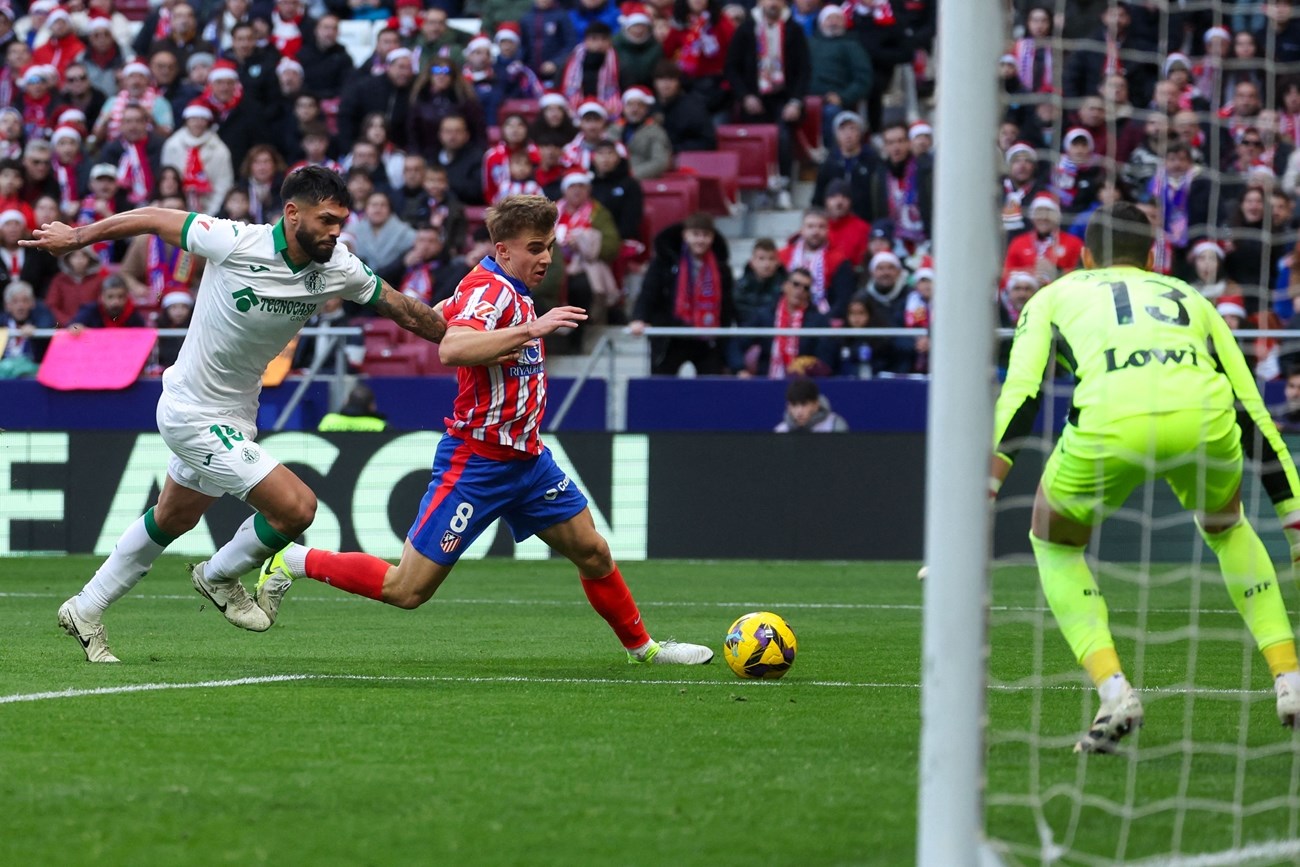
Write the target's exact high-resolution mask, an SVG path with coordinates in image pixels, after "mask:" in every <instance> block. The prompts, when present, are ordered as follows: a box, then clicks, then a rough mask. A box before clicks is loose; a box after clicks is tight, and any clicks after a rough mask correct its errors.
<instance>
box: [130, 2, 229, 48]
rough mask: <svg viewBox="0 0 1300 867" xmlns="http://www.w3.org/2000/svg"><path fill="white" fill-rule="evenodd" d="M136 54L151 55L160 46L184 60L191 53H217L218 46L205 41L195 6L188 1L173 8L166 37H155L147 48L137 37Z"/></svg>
mask: <svg viewBox="0 0 1300 867" xmlns="http://www.w3.org/2000/svg"><path fill="white" fill-rule="evenodd" d="M141 32H142V33H143V30H142V31H141ZM135 44H136V54H142V55H145V56H149V55H151V54H153V52H155V51H157V50H158V49H159V48H166V49H168V50H169V51H171V52H172V53H173V54H175V55H176V56H177V57H179V58H180V59H181V60H182V61H185V60H188V59H189V58H190V55H191V54H194V53H195V52H198V51H202V52H204V53H206V54H213V55H215V54H216V53H217V49H216V46H214V45H213V44H212V43H210V42H205V41H204V40H203V38H202V36H201V34H200V33H199V20H198V16H197V15H195V13H194V7H193V6H190V5H189V4H188V3H176V4H174V5H173V6H172V8H171V27H170V29H169V31H168V33H167V35H166V36H165V37H163V38H162V39H155V40H154V41H152V42H151V43H149V46H148V48H147V50H143V51H142V50H140V44H141V43H140V39H139V38H137V39H136V42H135Z"/></svg>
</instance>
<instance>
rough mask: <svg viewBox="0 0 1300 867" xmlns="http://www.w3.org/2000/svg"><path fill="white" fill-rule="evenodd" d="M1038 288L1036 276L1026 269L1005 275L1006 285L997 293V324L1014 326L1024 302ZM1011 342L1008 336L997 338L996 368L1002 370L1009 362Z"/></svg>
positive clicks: (1025, 302)
mask: <svg viewBox="0 0 1300 867" xmlns="http://www.w3.org/2000/svg"><path fill="white" fill-rule="evenodd" d="M1038 288H1039V287H1038V278H1037V277H1035V276H1034V275H1033V274H1030V273H1029V272H1028V271H1016V272H1013V273H1012V274H1011V275H1010V276H1009V277H1007V279H1006V285H1004V286H1003V287H1002V291H1000V292H999V293H998V326H999V327H1000V328H1015V327H1016V323H1018V322H1019V321H1020V313H1021V311H1023V310H1024V309H1025V304H1027V303H1028V302H1029V299H1030V298H1032V297H1033V296H1034V293H1035V292H1037V291H1038ZM1011 342H1012V338H1010V337H1005V338H1001V339H999V340H998V368H999V369H1001V370H1004V371H1005V370H1006V369H1007V366H1008V365H1009V364H1010V363H1011Z"/></svg>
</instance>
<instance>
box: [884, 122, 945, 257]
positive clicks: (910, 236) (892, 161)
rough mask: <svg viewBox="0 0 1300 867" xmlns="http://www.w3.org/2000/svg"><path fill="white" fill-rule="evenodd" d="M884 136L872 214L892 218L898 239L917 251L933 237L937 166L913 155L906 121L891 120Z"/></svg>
mask: <svg viewBox="0 0 1300 867" xmlns="http://www.w3.org/2000/svg"><path fill="white" fill-rule="evenodd" d="M883 136H884V140H885V158H884V160H882V161H881V163H880V164H879V165H877V166H876V171H875V174H874V175H873V176H872V179H871V200H872V205H871V213H872V217H873V218H877V217H888V218H889V219H890V220H892V221H893V223H894V235H895V237H896V239H897V240H899V241H901V242H903V243H904V244H905V245H907V248H908V250H909V252H910V251H914V250H916V248H917V247H919V246H921V245H924V244H928V243H929V240H930V232H931V222H930V221H931V206H932V204H933V201H934V190H933V186H932V184H933V166H932V165H930V164H928V163H923V162H922V161H920V160H918V159H917V158H916V157H914V156H912V149H911V146H910V144H909V142H908V140H907V125H906V124H903V123H893V124H889V125H888V126H886V127H885V129H884V131H883Z"/></svg>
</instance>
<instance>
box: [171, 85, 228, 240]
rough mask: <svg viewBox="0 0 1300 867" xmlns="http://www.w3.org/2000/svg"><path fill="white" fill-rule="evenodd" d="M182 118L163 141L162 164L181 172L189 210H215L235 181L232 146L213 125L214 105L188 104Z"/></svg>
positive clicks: (208, 212) (206, 211)
mask: <svg viewBox="0 0 1300 867" xmlns="http://www.w3.org/2000/svg"><path fill="white" fill-rule="evenodd" d="M181 119H182V124H183V125H182V126H181V128H180V129H179V130H177V131H176V132H174V133H172V135H171V137H170V138H168V139H167V141H166V142H164V143H163V147H162V165H164V166H171V167H172V168H174V169H176V170H177V171H178V172H180V173H181V178H182V188H183V190H184V193H185V206H186V208H187V209H188V210H191V211H196V212H198V213H201V214H212V213H215V212H216V210H217V209H218V208H220V207H221V203H222V202H223V201H224V200H225V198H226V193H228V192H230V188H231V187H232V186H234V183H235V169H234V166H233V165H232V164H231V162H230V148H228V147H226V143H225V142H223V141H222V140H221V139H220V138H219V137H218V136H217V133H216V131H215V130H213V129H212V109H210V108H208V107H207V106H206V105H204V104H203V103H202V102H194V103H192V104H191V105H189V106H186V108H185V110H184V111H183V112H181Z"/></svg>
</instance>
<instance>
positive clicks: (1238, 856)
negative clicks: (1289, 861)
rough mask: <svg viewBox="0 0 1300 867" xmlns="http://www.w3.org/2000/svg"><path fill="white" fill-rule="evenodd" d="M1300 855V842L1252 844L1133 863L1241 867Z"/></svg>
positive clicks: (1141, 865) (1150, 866)
mask: <svg viewBox="0 0 1300 867" xmlns="http://www.w3.org/2000/svg"><path fill="white" fill-rule="evenodd" d="M1294 855H1300V840H1273V841H1270V842H1268V843H1252V844H1250V845H1249V846H1244V847H1242V848H1240V849H1228V850H1226V851H1223V852H1207V853H1205V854H1203V855H1174V856H1170V857H1165V856H1160V857H1156V858H1147V859H1145V860H1143V861H1133V862H1132V867H1241V865H1245V864H1255V863H1265V862H1266V863H1270V864H1272V863H1275V862H1276V861H1277V859H1279V858H1285V857H1288V856H1294Z"/></svg>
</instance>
